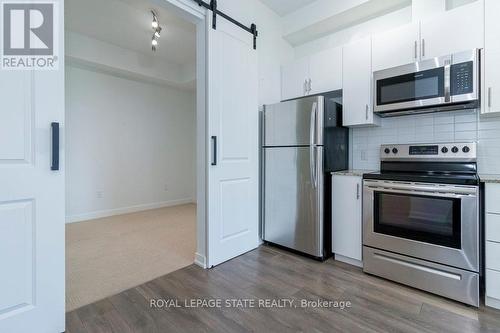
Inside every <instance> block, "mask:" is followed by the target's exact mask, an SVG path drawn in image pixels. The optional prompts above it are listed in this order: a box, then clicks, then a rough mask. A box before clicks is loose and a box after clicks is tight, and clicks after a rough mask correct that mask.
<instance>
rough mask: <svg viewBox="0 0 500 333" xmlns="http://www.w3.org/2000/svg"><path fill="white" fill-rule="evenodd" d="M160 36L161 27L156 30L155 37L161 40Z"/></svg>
mask: <svg viewBox="0 0 500 333" xmlns="http://www.w3.org/2000/svg"><path fill="white" fill-rule="evenodd" d="M160 34H161V27H158V28H156V30H155V37H156V38H160Z"/></svg>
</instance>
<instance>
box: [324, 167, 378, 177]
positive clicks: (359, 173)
mask: <svg viewBox="0 0 500 333" xmlns="http://www.w3.org/2000/svg"><path fill="white" fill-rule="evenodd" d="M372 172H376V171H375V170H362V169H349V170H342V171H335V172H332V175H335V176H355V177H362V176H363V174H365V173H372Z"/></svg>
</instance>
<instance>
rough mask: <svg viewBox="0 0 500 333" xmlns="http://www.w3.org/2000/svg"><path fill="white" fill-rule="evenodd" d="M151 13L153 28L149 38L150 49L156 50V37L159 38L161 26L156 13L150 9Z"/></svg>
mask: <svg viewBox="0 0 500 333" xmlns="http://www.w3.org/2000/svg"><path fill="white" fill-rule="evenodd" d="M151 14H152V15H153V21H152V22H151V26H152V28H153V38H152V39H151V49H152V50H153V52H154V51H156V47H157V46H158V39H159V38H160V34H161V26H160V20H158V14H157V13H156V12H155V11H154V10H152V11H151Z"/></svg>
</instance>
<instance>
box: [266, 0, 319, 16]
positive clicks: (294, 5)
mask: <svg viewBox="0 0 500 333" xmlns="http://www.w3.org/2000/svg"><path fill="white" fill-rule="evenodd" d="M260 1H261V2H262V3H263V4H265V5H266V6H267V7H269V8H271V9H272V10H273V11H274V12H276V14H278V15H279V16H285V15H287V14H289V13H291V12H294V11H296V10H297V9H299V8H302V7H304V6H307V5H308V4H310V3H312V2H314V1H316V0H260Z"/></svg>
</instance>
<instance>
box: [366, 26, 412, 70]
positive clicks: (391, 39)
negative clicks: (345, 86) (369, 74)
mask: <svg viewBox="0 0 500 333" xmlns="http://www.w3.org/2000/svg"><path fill="white" fill-rule="evenodd" d="M372 47H373V48H372V65H373V66H372V67H373V71H374V72H375V71H379V70H382V69H386V68H391V67H396V66H401V65H406V64H409V63H412V62H415V61H418V60H419V55H420V23H419V22H416V23H411V24H407V25H405V26H402V27H400V28H397V29H394V30H390V31H387V32H384V33H381V34H377V35H374V36H373V39H372Z"/></svg>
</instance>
